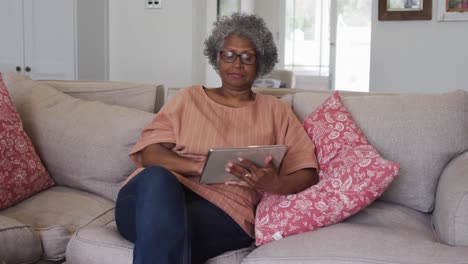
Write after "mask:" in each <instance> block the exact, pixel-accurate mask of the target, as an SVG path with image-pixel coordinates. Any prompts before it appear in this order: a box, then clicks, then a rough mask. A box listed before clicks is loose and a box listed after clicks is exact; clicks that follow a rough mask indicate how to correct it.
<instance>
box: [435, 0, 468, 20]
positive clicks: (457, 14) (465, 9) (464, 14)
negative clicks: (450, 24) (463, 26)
mask: <svg viewBox="0 0 468 264" xmlns="http://www.w3.org/2000/svg"><path fill="white" fill-rule="evenodd" d="M437 1H438V7H437V8H438V9H439V10H438V16H437V18H438V20H439V21H460V20H468V0H437Z"/></svg>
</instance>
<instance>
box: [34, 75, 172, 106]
mask: <svg viewBox="0 0 468 264" xmlns="http://www.w3.org/2000/svg"><path fill="white" fill-rule="evenodd" d="M39 82H42V83H45V84H47V85H50V86H52V87H54V88H55V89H57V90H59V91H61V92H63V93H65V94H68V95H71V96H73V97H76V98H80V99H84V100H89V101H100V102H103V103H106V104H111V105H121V106H125V107H129V108H135V109H140V110H143V111H146V112H153V113H156V112H157V111H158V110H159V109H160V108H161V106H162V104H163V103H164V86H163V85H161V84H150V83H129V82H114V81H56V80H45V81H39Z"/></svg>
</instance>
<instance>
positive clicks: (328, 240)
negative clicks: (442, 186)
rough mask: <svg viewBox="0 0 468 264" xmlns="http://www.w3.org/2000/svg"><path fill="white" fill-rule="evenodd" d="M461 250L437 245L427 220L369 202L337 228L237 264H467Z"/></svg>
mask: <svg viewBox="0 0 468 264" xmlns="http://www.w3.org/2000/svg"><path fill="white" fill-rule="evenodd" d="M467 259H468V251H467V250H466V248H465V247H451V246H447V245H445V244H442V243H439V242H438V239H437V237H436V236H435V235H434V234H433V231H432V228H431V223H430V217H429V216H428V215H426V214H423V213H420V212H417V211H415V210H413V209H409V208H405V207H402V206H400V205H396V204H391V203H386V202H381V201H378V202H374V203H373V204H372V205H370V206H369V207H367V208H366V209H364V210H363V211H361V212H360V213H358V214H357V215H355V216H353V217H351V218H349V219H348V220H347V221H345V222H342V223H340V224H336V225H332V226H329V227H326V228H322V229H319V230H316V231H314V232H308V233H303V234H299V235H295V236H290V237H287V238H284V239H281V240H279V241H275V242H272V243H269V244H267V245H264V246H261V247H259V248H257V249H255V250H254V251H253V252H252V253H251V254H249V255H248V256H247V257H246V258H245V259H244V261H243V262H242V263H245V264H247V263H268V264H275V263H283V264H284V263H308V264H312V263H320V264H324V263H333V264H342V263H343V264H344V263H347V264H349V263H379V264H384V263H385V264H393V263H394V264H397V263H398V264H401V263H418V264H423V263H424V264H442V263H446V264H448V263H466V262H463V261H462V260H467Z"/></svg>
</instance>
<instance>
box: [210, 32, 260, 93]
mask: <svg viewBox="0 0 468 264" xmlns="http://www.w3.org/2000/svg"><path fill="white" fill-rule="evenodd" d="M255 56H256V54H255V47H254V45H253V44H252V42H250V40H248V39H246V38H243V37H240V36H238V35H230V36H227V37H226V38H225V39H224V46H223V50H222V51H221V52H220V53H218V63H219V76H220V77H221V81H222V83H223V87H224V88H229V89H233V90H245V89H250V88H251V87H252V84H253V82H254V81H255V78H256V76H257V62H256V57H255Z"/></svg>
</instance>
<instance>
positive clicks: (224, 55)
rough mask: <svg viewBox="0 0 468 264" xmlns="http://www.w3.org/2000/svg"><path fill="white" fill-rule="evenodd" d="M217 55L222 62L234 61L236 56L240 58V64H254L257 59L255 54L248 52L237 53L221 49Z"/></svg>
mask: <svg viewBox="0 0 468 264" xmlns="http://www.w3.org/2000/svg"><path fill="white" fill-rule="evenodd" d="M219 55H220V57H221V59H222V60H223V61H224V62H229V63H233V62H234V61H236V59H237V57H239V58H240V61H241V62H242V64H247V65H252V64H255V62H256V60H257V56H256V55H255V54H249V53H242V54H237V53H235V52H232V51H226V50H222V51H220V52H219Z"/></svg>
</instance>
